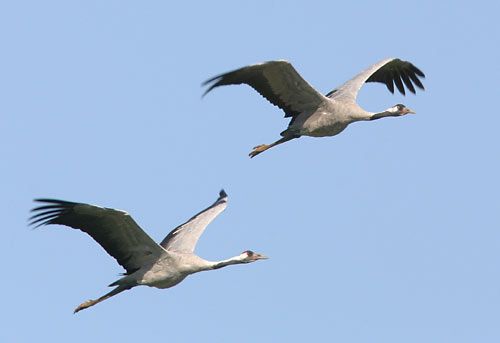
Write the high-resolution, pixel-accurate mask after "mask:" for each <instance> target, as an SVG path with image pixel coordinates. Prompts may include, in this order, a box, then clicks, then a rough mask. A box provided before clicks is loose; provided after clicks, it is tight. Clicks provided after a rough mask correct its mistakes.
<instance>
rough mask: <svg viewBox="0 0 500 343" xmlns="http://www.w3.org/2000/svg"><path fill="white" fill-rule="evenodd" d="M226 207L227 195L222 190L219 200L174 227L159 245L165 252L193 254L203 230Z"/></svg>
mask: <svg viewBox="0 0 500 343" xmlns="http://www.w3.org/2000/svg"><path fill="white" fill-rule="evenodd" d="M226 207H227V194H226V192H224V190H221V191H220V193H219V198H218V199H217V201H215V203H214V204H213V205H212V206H210V207H208V208H207V209H205V210H203V211H201V212H200V213H198V214H196V215H195V216H193V217H192V218H191V219H189V220H188V221H187V222H185V223H184V224H182V225H179V226H178V227H176V228H175V229H174V230H172V232H170V233H169V234H168V235H167V237H165V239H164V240H163V241H162V242H161V243H160V245H161V246H162V247H163V248H165V250H167V251H182V252H191V253H192V252H193V251H194V248H195V246H196V243H198V239H199V238H200V236H201V234H202V233H203V231H205V228H206V227H207V225H208V224H210V222H211V221H212V220H214V218H215V217H217V216H218V215H219V214H220V213H221V212H222V211H224V210H225V209H226Z"/></svg>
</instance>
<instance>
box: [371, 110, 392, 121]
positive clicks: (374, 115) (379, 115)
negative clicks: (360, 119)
mask: <svg viewBox="0 0 500 343" xmlns="http://www.w3.org/2000/svg"><path fill="white" fill-rule="evenodd" d="M398 116H399V114H396V113H394V112H390V111H388V110H385V111H384V112H378V113H371V117H370V119H368V120H377V119H380V118H384V117H398Z"/></svg>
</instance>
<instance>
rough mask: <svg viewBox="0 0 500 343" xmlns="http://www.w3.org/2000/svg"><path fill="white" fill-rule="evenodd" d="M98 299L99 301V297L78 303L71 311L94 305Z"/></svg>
mask: <svg viewBox="0 0 500 343" xmlns="http://www.w3.org/2000/svg"><path fill="white" fill-rule="evenodd" d="M99 301H100V300H99V299H97V300H89V301H86V302H84V303H83V304H80V305H78V307H77V308H75V310H74V311H73V313H76V312H79V311H81V310H85V309H86V308H87V307H90V306H94V305H95V304H97V303H98V302H99Z"/></svg>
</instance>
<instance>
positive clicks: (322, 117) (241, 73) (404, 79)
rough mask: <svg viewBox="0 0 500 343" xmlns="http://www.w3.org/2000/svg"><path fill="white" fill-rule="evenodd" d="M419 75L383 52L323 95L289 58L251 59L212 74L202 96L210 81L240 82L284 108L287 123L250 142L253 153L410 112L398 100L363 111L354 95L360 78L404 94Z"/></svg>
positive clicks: (216, 84)
mask: <svg viewBox="0 0 500 343" xmlns="http://www.w3.org/2000/svg"><path fill="white" fill-rule="evenodd" d="M419 77H425V75H424V73H423V72H422V71H420V69H418V68H417V67H415V66H414V65H413V64H411V63H410V62H407V61H403V60H400V59H398V58H388V59H385V60H382V61H380V62H377V63H375V64H374V65H372V66H370V67H368V68H367V69H365V70H364V71H362V72H361V73H359V74H358V75H356V76H354V77H353V78H352V79H350V80H348V81H347V82H345V83H344V84H342V85H340V86H339V87H337V88H335V89H334V90H332V91H331V92H329V93H327V94H326V95H323V94H321V93H320V92H318V91H317V90H316V89H314V87H312V86H311V85H310V84H309V83H308V82H307V81H306V80H304V79H303V78H302V76H300V74H299V73H298V72H297V71H296V70H295V68H294V67H293V66H292V64H291V63H290V62H288V61H285V60H276V61H269V62H263V63H257V64H252V65H249V66H246V67H243V68H240V69H237V70H234V71H231V72H228V73H225V74H221V75H217V76H215V77H213V78H211V79H209V80H207V81H205V82H204V83H203V84H202V85H203V86H207V85H209V87H208V88H207V90H206V91H205V93H204V94H203V96H205V95H206V94H207V93H208V92H210V91H211V90H212V89H214V88H215V87H219V86H224V85H236V84H242V83H245V84H247V85H249V86H251V87H252V88H253V89H255V90H256V91H257V92H259V93H260V94H261V95H262V96H263V97H264V98H266V99H267V100H268V101H269V102H271V103H272V104H273V105H275V106H278V107H279V108H281V109H282V110H283V111H284V112H285V118H287V117H291V121H290V123H289V125H288V128H287V129H286V130H284V131H283V132H281V136H282V138H281V139H279V140H277V141H276V142H274V143H272V144H269V145H266V144H261V145H257V146H255V147H254V148H253V151H252V152H250V154H249V156H250V157H255V156H257V155H258V154H260V153H261V152H263V151H266V150H267V149H269V148H271V147H273V146H276V145H278V144H282V143H285V142H287V141H289V140H291V139H295V138H299V137H301V136H312V137H325V136H335V135H338V134H339V133H340V132H342V131H343V130H344V129H345V128H346V127H347V126H348V125H349V124H351V123H353V122H356V121H362V120H376V119H380V118H384V117H399V116H403V115H405V114H407V113H415V112H413V111H411V110H409V109H408V108H406V107H405V106H404V105H402V104H397V105H395V106H393V107H391V108H388V109H387V110H385V111H382V112H376V113H373V112H368V111H365V110H364V109H362V108H361V107H360V106H358V104H357V103H356V97H357V95H358V92H359V90H360V88H361V86H363V84H364V83H365V82H380V83H384V84H385V85H386V86H387V88H388V89H389V91H390V92H391V93H394V83H395V84H396V87H397V88H398V90H399V91H400V92H401V94H403V95H405V88H404V85H406V87H407V88H408V89H409V90H410V91H411V92H412V93H415V87H414V85H413V84H415V85H416V86H417V87H419V88H421V89H424V86H423V85H422V82H421V81H420V79H419ZM403 83H404V85H403Z"/></svg>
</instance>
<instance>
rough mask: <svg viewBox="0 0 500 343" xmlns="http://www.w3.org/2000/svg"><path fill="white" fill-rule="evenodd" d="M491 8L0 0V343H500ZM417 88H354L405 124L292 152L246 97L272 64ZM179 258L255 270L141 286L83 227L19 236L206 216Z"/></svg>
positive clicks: (281, 123)
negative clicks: (420, 85) (38, 201)
mask: <svg viewBox="0 0 500 343" xmlns="http://www.w3.org/2000/svg"><path fill="white" fill-rule="evenodd" d="M499 13H500V6H499V5H498V2H495V1H484V2H483V1H476V2H467V1H460V2H456V1H443V2H439V1H413V2H409V1H403V2H402V1H372V2H368V1H363V2H354V1H344V2H335V1H303V2H298V1H296V2H294V1H286V2H285V1H247V2H241V3H240V2H236V1H220V2H218V1H215V2H214V1H208V2H201V1H200V2H187V1H184V2H182V1H176V2H167V1H139V2H138V1H5V2H2V4H1V5H0V32H1V36H0V37H1V38H0V43H1V54H0V62H1V66H2V68H1V72H0V99H1V102H0V111H1V118H2V124H1V125H0V157H1V160H2V168H1V169H0V175H1V180H2V181H1V192H2V198H1V200H0V211H1V217H2V221H3V222H2V230H3V240H2V248H1V249H0V251H1V252H0V258H1V261H2V267H1V270H2V277H1V280H2V281H1V283H0V291H1V292H0V294H2V296H3V299H2V306H1V308H2V309H1V310H0V340H1V341H2V342H33V341H38V342H48V341H52V342H56V341H57V342H69V341H71V342H75V343H77V342H89V341H93V342H104V341H107V342H118V341H119V342H138V341H149V342H151V341H160V340H161V341H168V342H201V341H203V342H240V343H243V342H384V343H388V342H395V343H396V342H398V343H399V342H407V343H411V342H419V343H420V342H454V343H460V342H500V326H499V322H500V225H499V224H500V215H499V213H500V200H499V192H500V187H499V175H500V161H499V143H500V139H499V134H498V132H499V127H500V116H499V110H498V106H499V105H498V97H499V86H498V84H499V83H498V79H499V77H500V75H499V74H500V73H499V60H500V53H499V52H500V50H499V40H498V37H499V24H498V14H499ZM393 56H394V57H399V58H402V59H405V60H409V61H411V62H413V63H414V64H415V65H416V66H418V67H419V68H420V69H422V70H423V71H424V72H425V74H426V75H427V78H426V79H425V80H424V85H425V87H426V91H425V92H419V93H418V94H417V95H416V96H415V95H413V94H410V95H407V96H406V97H403V96H401V95H391V94H390V93H389V92H388V91H387V90H386V89H385V86H383V85H379V84H370V85H365V86H364V87H363V88H362V91H361V92H360V95H359V97H358V100H359V103H360V104H361V105H362V106H363V107H364V108H366V109H368V110H372V111H379V110H384V109H386V108H388V107H390V106H392V105H394V104H397V103H403V104H405V105H406V106H408V107H409V108H411V109H413V110H414V111H416V112H417V114H415V115H408V116H405V117H403V118H387V119H383V120H379V121H376V122H370V123H356V124H353V125H352V126H350V127H349V128H348V129H347V130H346V131H345V132H343V133H342V134H341V135H339V136H336V137H331V138H321V139H317V138H308V137H304V138H301V139H298V140H295V141H291V142H289V143H286V144H284V145H282V146H279V147H276V148H273V149H271V150H269V151H267V152H265V153H263V154H262V155H260V156H258V157H256V158H255V159H252V160H251V159H249V158H248V156H247V154H248V152H249V151H250V150H251V148H252V147H253V146H254V145H257V144H262V143H270V142H272V141H274V140H275V139H277V138H278V137H279V132H280V131H282V130H284V129H285V128H286V126H287V124H288V120H285V119H283V114H282V112H281V111H280V110H279V109H277V108H276V107H273V106H271V105H270V104H268V103H267V102H266V101H265V100H264V99H263V98H262V97H260V96H259V95H258V94H257V93H255V92H254V91H253V90H252V89H251V88H250V87H247V86H232V87H224V88H219V89H216V90H215V91H214V92H212V93H210V94H209V95H208V96H207V97H205V98H204V99H201V98H200V96H201V94H202V92H203V89H202V88H201V87H200V84H201V82H203V81H204V80H206V79H207V78H209V77H212V76H214V75H216V74H219V73H222V72H226V71H229V70H232V69H234V68H238V67H241V66H244V65H247V64H250V63H255V62H261V61H266V60H272V59H287V60H290V61H291V62H292V63H293V64H294V66H295V67H296V69H297V70H298V71H299V72H300V73H301V74H302V75H303V76H304V78H306V79H307V80H308V81H309V82H310V83H311V84H312V85H314V86H315V87H316V88H317V89H318V90H319V91H321V92H324V93H326V92H328V91H330V90H332V89H333V88H335V87H336V86H337V85H339V84H341V83H342V82H344V81H345V80H347V79H348V78H350V77H352V76H353V75H355V74H356V73H358V72H359V71H361V70H362V69H364V68H366V67H367V66H369V65H371V64H372V63H375V62H377V61H379V60H381V59H384V58H387V57H393ZM221 188H224V189H225V190H226V191H227V193H228V194H229V205H228V209H227V211H226V212H224V213H223V214H222V215H221V216H220V217H218V218H217V219H216V220H215V221H214V222H213V223H212V224H211V225H210V226H209V228H208V229H207V230H206V231H205V234H204V235H203V236H202V238H201V240H200V241H199V244H198V247H197V250H196V252H197V253H198V254H199V255H200V256H201V257H204V258H206V259H211V260H217V259H224V258H227V257H230V256H234V255H236V254H238V253H240V252H242V251H243V250H246V249H252V250H254V251H256V252H259V253H265V254H268V255H269V256H270V257H271V258H270V259H269V260H266V261H259V262H256V263H254V264H250V265H240V266H232V267H228V268H224V269H222V270H218V271H214V272H206V273H199V274H196V275H193V276H190V277H188V278H187V279H186V280H185V281H184V282H183V283H181V284H180V285H178V286H177V287H174V288H171V289H168V290H157V289H150V288H147V287H138V288H135V289H133V290H131V291H128V292H125V293H123V294H120V295H118V296H116V297H115V298H113V299H111V300H108V301H106V302H104V303H101V304H99V305H97V306H95V307H94V308H91V309H88V310H85V311H83V312H80V313H78V314H77V315H73V314H72V310H73V309H74V308H75V307H76V306H77V305H78V304H80V303H81V302H83V301H85V300H88V299H94V298H96V297H98V296H100V295H102V294H104V293H105V292H107V291H108V288H107V287H106V286H107V285H108V284H109V283H111V282H113V281H114V280H116V279H117V277H118V274H119V273H120V272H122V271H123V270H122V269H121V267H120V266H119V265H118V264H116V263H115V261H114V259H112V258H111V257H109V256H108V255H107V254H106V253H105V251H104V250H103V249H102V248H101V247H100V246H99V245H97V244H96V243H95V242H93V241H92V240H91V239H90V238H89V237H88V236H86V235H85V234H83V233H81V232H79V231H77V230H71V229H68V228H65V227H62V226H49V227H43V228H40V229H37V230H30V229H29V228H28V227H27V220H26V219H27V217H28V211H29V210H30V209H31V208H32V207H33V205H34V204H33V203H32V199H33V198H37V197H53V198H60V199H65V200H72V201H80V202H89V203H93V204H99V205H103V206H107V207H114V208H120V209H123V210H126V211H128V212H130V213H131V214H132V216H133V217H134V218H135V220H136V221H137V222H138V223H139V224H140V225H141V226H142V227H143V228H144V229H145V231H146V232H148V233H149V234H150V235H151V236H152V237H153V238H154V239H156V240H158V241H159V240H161V239H162V238H163V237H164V236H165V235H166V234H167V233H168V232H169V231H170V230H171V229H172V228H174V227H175V226H176V225H178V224H180V223H182V222H183V221H185V220H186V219H188V218H189V217H190V216H191V215H193V214H194V213H196V212H198V211H199V210H201V209H203V208H205V207H206V206H207V205H209V204H211V203H212V202H213V201H214V200H215V199H216V198H217V195H218V191H219V190H220V189H221Z"/></svg>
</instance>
